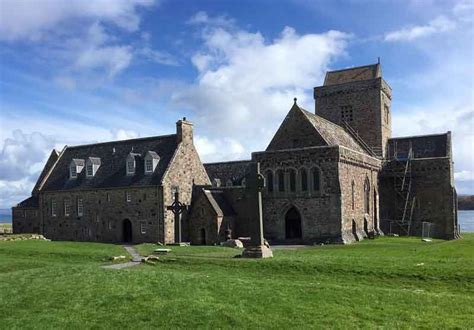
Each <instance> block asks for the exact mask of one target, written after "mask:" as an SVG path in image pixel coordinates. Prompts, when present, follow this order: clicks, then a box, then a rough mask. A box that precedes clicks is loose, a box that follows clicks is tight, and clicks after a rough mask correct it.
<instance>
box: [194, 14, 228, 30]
mask: <svg viewBox="0 0 474 330" xmlns="http://www.w3.org/2000/svg"><path fill="white" fill-rule="evenodd" d="M187 23H188V24H190V25H206V26H221V27H226V28H231V27H234V26H235V20H234V19H232V18H230V17H227V16H225V15H220V16H214V17H210V16H209V15H208V14H207V13H206V12H205V11H199V12H197V13H196V14H194V15H193V16H192V17H191V18H190V19H189V20H188V22H187Z"/></svg>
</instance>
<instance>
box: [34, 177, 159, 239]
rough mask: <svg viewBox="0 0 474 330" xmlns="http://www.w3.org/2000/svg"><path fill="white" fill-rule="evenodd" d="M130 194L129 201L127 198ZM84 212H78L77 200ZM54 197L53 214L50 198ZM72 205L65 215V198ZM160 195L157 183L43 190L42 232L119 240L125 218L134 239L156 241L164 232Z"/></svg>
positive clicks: (59, 236) (48, 235)
mask: <svg viewBox="0 0 474 330" xmlns="http://www.w3.org/2000/svg"><path fill="white" fill-rule="evenodd" d="M127 194H129V201H127ZM80 198H81V199H82V202H83V215H82V216H80V215H79V213H78V207H77V205H78V200H79V199H80ZM53 200H55V201H56V216H53V215H52V212H51V205H52V201H53ZM65 200H68V201H69V202H70V205H71V208H70V210H71V212H70V214H69V216H66V215H65V211H64V201H65ZM162 205H163V197H162V190H161V187H160V186H155V187H143V188H128V189H127V188H125V189H124V188H117V189H100V190H83V191H71V192H69V191H64V192H45V193H42V194H41V198H40V206H41V209H42V219H43V224H44V225H43V228H44V231H43V235H44V236H45V237H46V238H49V239H53V240H71V241H96V242H121V241H123V240H124V221H125V220H126V219H128V220H129V221H130V222H131V225H132V241H133V243H142V242H157V241H159V240H160V237H161V236H162V234H160V233H162V232H163V208H162Z"/></svg>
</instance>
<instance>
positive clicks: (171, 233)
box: [160, 121, 210, 243]
mask: <svg viewBox="0 0 474 330" xmlns="http://www.w3.org/2000/svg"><path fill="white" fill-rule="evenodd" d="M182 134H184V135H182ZM192 136H193V135H192V125H191V124H190V123H187V122H186V123H183V122H182V121H179V122H178V123H177V138H178V141H180V144H179V145H178V148H177V149H176V153H175V154H174V156H173V159H172V160H171V162H170V165H169V167H168V169H167V171H166V173H165V174H164V177H163V183H162V185H163V196H164V207H165V216H164V219H165V220H164V224H165V230H164V238H163V240H160V241H162V242H165V243H174V242H175V241H176V232H177V229H176V226H177V224H175V221H174V214H173V212H171V211H168V210H166V206H168V205H171V204H172V203H173V201H174V192H175V191H176V189H178V191H179V198H180V202H182V203H184V204H186V205H191V199H192V193H193V187H194V186H195V185H209V184H210V181H209V177H208V176H207V173H206V170H205V168H204V166H203V164H202V163H201V160H200V158H199V154H198V153H197V151H196V148H195V147H194V144H193V139H192ZM186 216H187V215H186V213H185V214H183V218H182V222H184V221H186Z"/></svg>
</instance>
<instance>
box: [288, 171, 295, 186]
mask: <svg viewBox="0 0 474 330" xmlns="http://www.w3.org/2000/svg"><path fill="white" fill-rule="evenodd" d="M289 172H290V191H296V172H295V170H293V169H290V171H289Z"/></svg>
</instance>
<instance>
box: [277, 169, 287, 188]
mask: <svg viewBox="0 0 474 330" xmlns="http://www.w3.org/2000/svg"><path fill="white" fill-rule="evenodd" d="M277 178H278V191H280V192H283V191H285V173H283V171H282V170H278V171H277Z"/></svg>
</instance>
